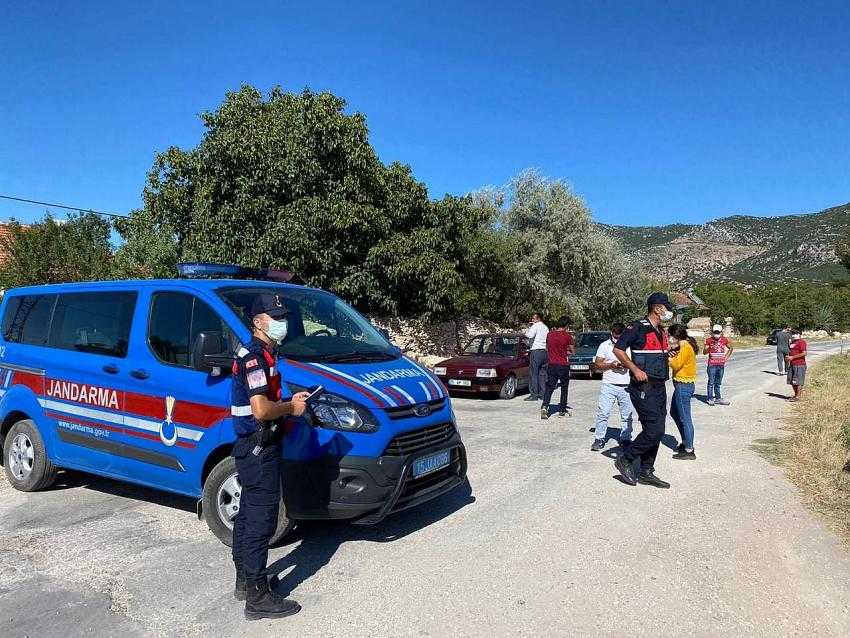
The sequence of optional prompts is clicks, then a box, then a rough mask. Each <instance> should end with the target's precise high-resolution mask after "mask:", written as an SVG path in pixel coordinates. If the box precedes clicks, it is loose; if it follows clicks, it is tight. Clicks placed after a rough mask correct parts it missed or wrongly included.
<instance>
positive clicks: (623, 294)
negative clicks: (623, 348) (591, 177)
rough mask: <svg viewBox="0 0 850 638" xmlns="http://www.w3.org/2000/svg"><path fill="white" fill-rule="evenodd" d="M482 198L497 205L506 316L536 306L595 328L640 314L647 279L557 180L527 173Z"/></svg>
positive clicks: (517, 315) (519, 315)
mask: <svg viewBox="0 0 850 638" xmlns="http://www.w3.org/2000/svg"><path fill="white" fill-rule="evenodd" d="M484 198H485V199H487V198H489V200H490V201H491V202H492V204H493V205H494V206H495V207H497V208H498V209H499V211H500V215H499V219H498V223H497V225H496V226H497V228H498V231H499V232H500V233H501V234H502V235H503V236H505V237H506V240H505V243H506V244H507V245H509V246H511V248H512V255H513V261H514V263H515V272H514V274H513V280H512V281H511V284H510V288H509V289H508V291H507V294H508V295H509V302H508V313H507V314H508V315H509V316H510V317H511V318H513V319H515V320H521V319H524V318H525V317H526V316H527V315H528V314H529V313H530V312H531V311H532V310H541V311H543V312H544V313H545V314H548V315H549V316H556V315H560V314H567V315H568V316H570V318H571V319H572V320H573V322H574V324H575V325H578V326H582V325H585V326H592V327H601V326H604V325H606V324H607V323H609V322H610V321H613V320H617V319H620V320H623V319H632V318H634V317H635V316H637V313H639V312H640V311H641V309H642V306H643V304H644V302H645V300H646V294H647V292H648V286H649V284H648V282H647V280H646V279H645V278H644V277H643V275H642V274H641V272H640V271H639V270H638V269H637V268H635V267H634V266H633V265H632V264H630V263H629V262H628V260H627V259H626V257H625V255H624V254H623V251H622V250H621V248H620V247H619V246H618V245H617V244H616V242H615V241H614V240H613V239H611V238H610V237H609V236H608V235H606V234H605V233H604V232H603V231H602V230H601V229H600V228H599V227H598V226H597V225H596V224H595V223H594V221H593V218H592V217H591V214H590V211H589V210H588V208H587V206H586V205H585V203H584V202H583V201H582V200H581V198H580V197H578V196H577V195H576V194H575V193H574V192H573V191H572V189H571V188H570V187H569V185H567V184H566V183H565V182H563V181H561V180H550V179H547V178H545V177H543V176H541V175H540V174H539V173H537V172H536V171H531V170H529V171H525V172H523V173H521V174H520V175H518V176H517V177H516V178H514V179H513V180H512V181H511V183H510V184H509V186H508V187H507V189H505V190H504V191H502V192H498V191H495V192H494V191H490V192H489V193H485V194H484Z"/></svg>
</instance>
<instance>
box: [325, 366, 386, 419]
mask: <svg viewBox="0 0 850 638" xmlns="http://www.w3.org/2000/svg"><path fill="white" fill-rule="evenodd" d="M308 365H311V366H316V367H317V368H321V369H322V370H326V371H327V372H330V373H331V374H338V375H339V376H341V377H342V378H343V379H347V380H348V381H351V382H352V383H356V384H357V385H359V386H360V387H362V388H366V389H367V390H369V391H371V392H374V393H375V394H377V395H378V396H379V397H381V398H382V399H383V400H384V401H386V402H387V403H389V404H390V407H391V408H397V407H398V403H396V402H395V401H393V400H392V399H391V398H390V397H389V396H388V395H386V394H384V393H383V392H381V391H380V390H378V388H376V387H375V386H373V385H369V384H368V383H363V382H362V381H361V380H360V379H357V378H355V377H352V376H351V375H350V374H345V372H340V371H339V370H335V369H334V368H329V367H328V366H323V365H322V364H321V363H310V364H308Z"/></svg>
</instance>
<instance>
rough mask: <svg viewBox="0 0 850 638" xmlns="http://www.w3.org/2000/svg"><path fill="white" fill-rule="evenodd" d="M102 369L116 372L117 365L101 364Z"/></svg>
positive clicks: (110, 372)
mask: <svg viewBox="0 0 850 638" xmlns="http://www.w3.org/2000/svg"><path fill="white" fill-rule="evenodd" d="M103 371H104V372H108V373H109V374H116V373H117V372H118V366H117V365H115V364H114V363H109V364H107V365H105V366H103Z"/></svg>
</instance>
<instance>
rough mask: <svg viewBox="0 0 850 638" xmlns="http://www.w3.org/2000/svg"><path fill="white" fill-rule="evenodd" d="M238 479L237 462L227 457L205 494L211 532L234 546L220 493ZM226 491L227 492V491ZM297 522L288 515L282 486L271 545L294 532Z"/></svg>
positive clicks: (208, 482)
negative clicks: (233, 480)
mask: <svg viewBox="0 0 850 638" xmlns="http://www.w3.org/2000/svg"><path fill="white" fill-rule="evenodd" d="M231 478H236V480H238V478H237V475H236V461H235V460H234V458H233V457H232V456H226V457H224V458H223V459H222V460H221V461H219V462H218V464H216V466H215V467H214V468H213V469H212V471H211V472H210V473H209V476H207V480H206V481H205V482H204V494H203V503H202V511H203V514H204V520H205V521H206V522H207V526H208V527H209V528H210V531H211V532H212V533H213V534H215V535H216V537H217V538H218V540H220V541H221V542H222V543H224V544H225V545H227V546H228V547H232V546H233V526H232V524H231V523H230V521H225V520H224V518H223V517H222V512H221V510H220V509H219V501H218V499H219V491H220V490H222V487H223V486H224V485H225V483H226V482H227V481H229V480H230V479H231ZM225 491H226V490H225ZM293 527H295V522H294V521H293V520H291V519H290V518H289V517H288V516H287V515H286V505H284V503H283V488H282V486H281V498H280V510H279V512H278V515H277V529H276V530H275V533H274V534H273V535H272V537H271V539H270V540H269V545H275V544H276V543H277V542H278V541H280V540H281V539H282V538H283V537H284V536H286V535H287V534H288V533H289V532H291V531H292V528H293Z"/></svg>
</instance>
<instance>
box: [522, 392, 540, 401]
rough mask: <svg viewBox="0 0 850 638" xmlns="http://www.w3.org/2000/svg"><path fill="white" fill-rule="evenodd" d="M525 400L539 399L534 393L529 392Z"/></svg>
mask: <svg viewBox="0 0 850 638" xmlns="http://www.w3.org/2000/svg"><path fill="white" fill-rule="evenodd" d="M523 401H537V397H536V396H534V395H533V394H529V395H528V396H527V397H525V398H524V399H523Z"/></svg>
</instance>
